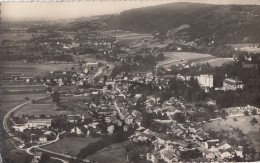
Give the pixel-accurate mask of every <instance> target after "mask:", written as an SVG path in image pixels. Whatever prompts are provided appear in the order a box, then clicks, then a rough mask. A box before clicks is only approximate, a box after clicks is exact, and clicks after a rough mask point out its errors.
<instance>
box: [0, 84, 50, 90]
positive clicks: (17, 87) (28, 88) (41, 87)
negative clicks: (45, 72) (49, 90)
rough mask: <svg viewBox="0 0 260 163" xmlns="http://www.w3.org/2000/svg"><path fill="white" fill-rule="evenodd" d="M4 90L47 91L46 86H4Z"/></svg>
mask: <svg viewBox="0 0 260 163" xmlns="http://www.w3.org/2000/svg"><path fill="white" fill-rule="evenodd" d="M1 89H2V90H6V91H12V90H13V91H15V90H17V91H25V90H26V91H33V90H46V87H45V86H44V85H3V86H2V87H1Z"/></svg>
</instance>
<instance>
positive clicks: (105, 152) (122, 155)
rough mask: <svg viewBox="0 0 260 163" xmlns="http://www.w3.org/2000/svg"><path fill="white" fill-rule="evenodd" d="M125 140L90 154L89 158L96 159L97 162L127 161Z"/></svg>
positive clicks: (113, 162)
mask: <svg viewBox="0 0 260 163" xmlns="http://www.w3.org/2000/svg"><path fill="white" fill-rule="evenodd" d="M124 145H125V142H123V143H118V144H113V145H110V146H108V147H105V148H103V149H101V150H99V151H98V152H96V153H95V154H92V155H90V156H89V157H88V158H89V159H90V160H95V161H97V162H106V163H122V162H127V161H126V159H127V153H126V151H125V146H124Z"/></svg>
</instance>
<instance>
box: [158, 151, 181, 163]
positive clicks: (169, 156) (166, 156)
mask: <svg viewBox="0 0 260 163" xmlns="http://www.w3.org/2000/svg"><path fill="white" fill-rule="evenodd" d="M160 154H161V158H162V159H163V160H164V161H166V162H167V163H172V162H178V158H177V157H176V155H174V154H173V153H171V152H170V151H168V149H167V148H165V149H162V150H161V151H160Z"/></svg>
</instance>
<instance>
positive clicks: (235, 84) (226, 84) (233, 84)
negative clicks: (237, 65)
mask: <svg viewBox="0 0 260 163" xmlns="http://www.w3.org/2000/svg"><path fill="white" fill-rule="evenodd" d="M243 88H244V83H243V82H242V81H241V80H238V79H231V78H227V79H225V80H223V89H224V90H236V89H243Z"/></svg>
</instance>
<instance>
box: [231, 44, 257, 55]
mask: <svg viewBox="0 0 260 163" xmlns="http://www.w3.org/2000/svg"><path fill="white" fill-rule="evenodd" d="M229 45H230V46H232V47H234V48H235V49H238V50H241V51H246V52H249V53H253V54H254V53H260V48H259V44H229Z"/></svg>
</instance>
